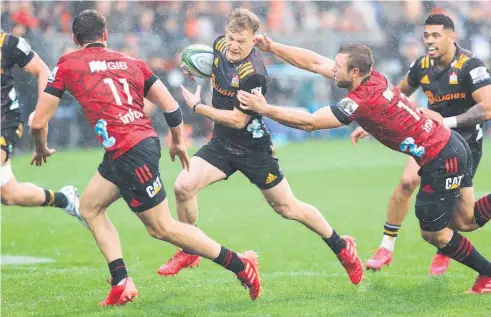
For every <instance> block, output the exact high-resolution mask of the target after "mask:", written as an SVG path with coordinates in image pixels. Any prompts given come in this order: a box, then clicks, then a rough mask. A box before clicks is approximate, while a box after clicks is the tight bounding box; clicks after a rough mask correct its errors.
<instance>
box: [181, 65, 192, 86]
mask: <svg viewBox="0 0 491 317" xmlns="http://www.w3.org/2000/svg"><path fill="white" fill-rule="evenodd" d="M179 67H180V68H181V69H182V72H183V73H184V75H186V76H188V77H189V78H190V79H191V80H192V81H194V82H196V78H194V76H193V75H192V74H191V71H190V70H189V67H187V66H186V65H184V63H181V65H179Z"/></svg>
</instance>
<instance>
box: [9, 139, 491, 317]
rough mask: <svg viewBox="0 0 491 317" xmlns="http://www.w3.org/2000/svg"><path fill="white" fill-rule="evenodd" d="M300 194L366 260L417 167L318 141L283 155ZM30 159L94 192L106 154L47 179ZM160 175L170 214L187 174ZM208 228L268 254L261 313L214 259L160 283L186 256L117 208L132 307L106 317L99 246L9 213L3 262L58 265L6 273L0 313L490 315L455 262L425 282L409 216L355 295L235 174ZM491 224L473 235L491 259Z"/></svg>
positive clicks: (62, 223) (297, 229)
mask: <svg viewBox="0 0 491 317" xmlns="http://www.w3.org/2000/svg"><path fill="white" fill-rule="evenodd" d="M485 148H486V150H485V153H484V157H483V160H482V163H481V166H480V169H479V172H478V175H477V177H476V179H475V185H476V191H477V192H478V193H480V194H483V193H485V192H489V191H491V178H490V177H489V175H491V163H490V162H491V160H490V159H489V158H490V157H491V151H490V148H491V147H490V144H489V142H488V143H487V144H485ZM278 156H279V158H280V163H281V166H282V169H283V170H284V172H285V174H286V176H287V178H288V180H289V182H290V184H291V186H292V188H293V190H294V192H295V194H296V195H297V197H298V198H299V199H302V200H304V201H306V202H309V203H311V204H313V205H315V206H317V207H318V208H319V209H320V210H321V212H322V213H323V214H324V215H325V216H326V218H327V219H328V221H329V222H330V224H331V225H332V226H333V227H334V228H335V229H336V230H337V231H338V232H339V233H340V234H350V235H353V236H354V237H356V238H357V243H358V248H359V254H360V256H361V258H362V260H364V261H365V260H366V259H368V258H369V257H370V255H371V254H372V253H371V252H370V250H371V249H373V248H375V247H377V246H378V245H379V243H380V239H381V236H382V229H383V228H382V227H383V223H384V220H385V209H386V204H387V199H388V197H389V194H390V193H391V191H392V189H393V187H394V186H395V184H396V183H397V181H398V178H399V175H400V173H401V171H402V167H403V165H404V163H405V161H406V158H405V157H404V156H403V155H399V154H397V153H395V152H392V151H390V150H387V149H385V148H383V147H382V146H381V145H379V144H377V143H375V142H362V144H361V145H360V146H359V147H358V148H356V149H353V148H352V146H351V145H350V144H349V143H348V142H344V141H343V142H325V141H323V142H319V141H315V142H308V143H303V144H294V145H289V146H286V147H284V148H281V149H279V151H278ZM29 158H30V157H29V156H20V157H17V158H15V159H14V161H13V168H14V173H15V175H16V176H17V178H18V179H19V180H29V181H31V182H34V183H36V184H39V185H40V186H44V187H49V188H55V189H57V188H59V187H61V186H63V185H64V184H73V185H75V186H77V187H78V188H79V189H83V188H84V187H85V186H86V185H87V183H88V181H89V179H90V178H91V176H92V174H93V173H94V171H95V170H96V168H97V166H98V164H99V162H100V160H101V159H102V152H100V151H92V152H85V153H82V152H70V153H57V154H56V155H55V156H54V157H52V158H51V159H50V161H49V163H48V165H46V166H45V167H43V168H35V167H31V166H30V165H29V164H28V162H29ZM161 166H162V171H161V173H162V176H163V179H164V184H165V187H166V189H167V192H168V193H169V192H170V196H171V199H170V203H171V207H172V209H173V206H174V199H173V195H172V193H171V191H172V184H173V181H174V180H175V178H176V176H177V173H178V172H179V164H178V163H174V164H171V162H170V160H169V159H168V156H167V154H166V153H165V152H164V155H163V158H162V164H161ZM199 202H200V218H199V223H198V224H199V226H200V228H202V229H203V230H204V231H205V232H207V233H208V234H209V235H210V236H211V237H212V238H214V239H216V240H217V241H219V242H221V243H223V244H224V245H225V246H227V247H229V248H231V249H234V250H238V251H242V250H246V249H254V250H256V251H257V252H259V254H260V261H261V275H262V279H263V287H264V292H263V295H262V297H261V298H260V299H259V300H257V301H255V302H252V301H250V300H249V296H248V293H247V291H246V290H244V289H242V288H241V286H240V284H239V283H238V282H237V281H236V280H235V278H234V276H233V274H232V273H230V272H227V271H225V270H223V269H221V268H220V267H218V266H217V265H215V264H214V263H209V262H207V261H203V262H202V264H201V266H200V267H199V269H194V270H185V271H183V272H181V273H180V274H179V275H178V276H177V277H175V278H167V279H165V278H162V277H160V276H158V275H157V274H156V269H157V268H158V267H159V266H160V265H161V264H162V263H163V262H165V261H166V260H167V259H168V258H169V257H170V256H172V254H173V252H174V251H175V248H174V247H173V246H171V245H168V244H165V243H162V242H160V241H157V240H153V239H151V238H150V237H149V236H148V235H147V233H146V231H145V228H144V227H143V225H142V224H140V223H139V220H138V219H137V218H136V217H135V216H134V215H133V214H132V213H131V211H130V210H129V209H128V208H127V207H126V205H125V204H124V202H122V201H120V202H117V203H116V204H114V205H113V206H112V207H111V208H110V210H109V216H110V218H111V219H112V220H113V222H114V224H115V225H116V227H117V229H118V230H119V233H120V237H121V241H122V244H123V249H124V257H125V261H126V263H127V266H128V269H129V273H130V275H131V276H132V277H133V278H134V280H135V282H136V285H137V287H138V288H139V291H140V296H139V298H138V299H137V300H136V302H135V303H132V304H129V305H127V306H125V307H119V308H104V309H103V308H100V307H98V306H97V302H98V301H100V300H102V299H103V298H104V297H105V296H106V295H107V292H108V290H109V285H108V284H106V283H105V279H106V278H107V277H108V276H109V275H108V271H107V267H106V263H105V262H104V259H103V257H102V255H101V254H100V252H99V250H98V249H97V247H96V245H95V243H94V241H93V239H92V237H91V235H90V234H89V232H88V231H87V229H85V228H84V227H82V226H81V225H80V224H79V223H78V222H76V221H75V220H74V219H73V218H71V217H68V216H67V215H65V214H64V213H63V212H61V211H59V210H56V209H52V208H30V209H29V208H19V207H9V206H8V207H3V208H2V254H8V255H25V256H35V257H46V258H52V259H54V260H56V262H54V263H47V264H37V265H18V266H14V265H3V266H2V309H1V313H2V316H15V317H17V316H62V317H67V316H396V315H397V316H418V317H420V316H489V315H490V311H491V295H489V296H474V295H464V294H463V292H464V291H465V290H466V289H468V288H469V287H470V286H471V285H472V283H473V282H474V279H475V274H474V272H472V271H471V270H470V269H468V268H466V267H464V266H463V265H460V264H458V263H456V262H453V263H452V265H451V267H450V270H449V272H448V274H446V275H445V276H444V277H441V278H430V277H429V276H428V265H429V262H430V259H431V257H432V255H433V254H434V251H435V250H434V248H432V247H431V246H430V245H428V244H426V243H425V242H424V241H423V240H422V239H421V238H420V236H419V229H418V225H417V221H416V217H415V216H414V211H412V212H411V213H410V215H409V216H408V219H407V221H406V222H405V223H404V226H403V229H402V231H401V234H400V236H399V239H398V241H397V247H396V253H395V257H394V261H393V264H392V266H390V267H387V268H385V269H384V270H383V271H382V272H378V273H373V272H366V275H365V278H364V281H363V282H362V284H361V285H359V286H358V287H356V286H353V285H351V284H350V283H349V280H348V278H347V276H346V275H345V273H344V270H343V269H342V267H341V266H340V265H339V263H338V262H337V260H336V258H335V257H334V255H333V254H332V252H331V251H330V250H329V249H328V248H327V247H326V245H325V244H324V242H323V241H322V240H321V239H319V238H318V237H317V236H315V235H314V234H312V233H311V232H309V230H307V229H306V228H304V227H302V226H301V225H300V224H298V223H295V222H289V221H286V220H283V219H282V218H281V217H279V216H277V215H276V214H275V213H274V212H273V211H271V210H270V208H269V207H268V205H267V204H266V203H265V202H264V201H263V198H262V196H261V194H260V193H259V191H258V190H257V189H256V188H255V187H254V186H253V185H251V184H250V183H249V182H248V180H247V179H245V177H243V176H242V175H240V174H237V175H235V176H233V177H231V178H230V179H229V180H228V181H224V182H221V183H217V184H215V185H213V186H211V187H209V188H207V189H205V190H204V191H203V192H202V193H201V194H200V196H199ZM490 228H491V227H487V228H484V229H481V230H480V232H477V233H471V234H467V236H468V237H470V238H471V240H472V241H473V243H474V245H475V246H476V247H477V248H478V249H479V250H480V251H481V253H483V254H485V255H488V256H490V257H491V245H490V243H489V241H490V240H489V237H490V233H491V229H490Z"/></svg>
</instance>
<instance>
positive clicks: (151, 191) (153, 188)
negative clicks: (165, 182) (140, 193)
mask: <svg viewBox="0 0 491 317" xmlns="http://www.w3.org/2000/svg"><path fill="white" fill-rule="evenodd" d="M161 189H162V182H161V181H160V177H159V176H157V178H156V179H155V181H154V182H153V184H152V185H150V186H147V189H146V190H147V194H148V197H150V198H153V197H155V195H157V194H158V193H159V192H160V190H161Z"/></svg>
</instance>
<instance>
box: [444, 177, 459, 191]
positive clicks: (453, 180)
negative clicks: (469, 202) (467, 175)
mask: <svg viewBox="0 0 491 317" xmlns="http://www.w3.org/2000/svg"><path fill="white" fill-rule="evenodd" d="M463 177H464V175H460V176H454V177H449V178H447V179H446V180H445V189H446V190H452V189H457V188H459V187H460V182H462V178H463Z"/></svg>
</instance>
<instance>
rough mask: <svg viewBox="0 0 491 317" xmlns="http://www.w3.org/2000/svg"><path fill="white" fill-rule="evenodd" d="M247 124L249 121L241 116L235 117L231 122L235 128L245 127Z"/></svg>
mask: <svg viewBox="0 0 491 317" xmlns="http://www.w3.org/2000/svg"><path fill="white" fill-rule="evenodd" d="M246 125H247V121H246V120H241V119H239V118H234V120H232V121H231V122H230V126H231V127H232V128H234V129H238V130H240V129H244V128H245V127H246Z"/></svg>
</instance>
